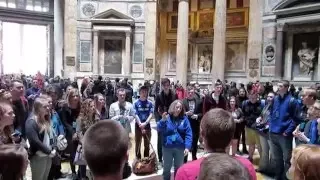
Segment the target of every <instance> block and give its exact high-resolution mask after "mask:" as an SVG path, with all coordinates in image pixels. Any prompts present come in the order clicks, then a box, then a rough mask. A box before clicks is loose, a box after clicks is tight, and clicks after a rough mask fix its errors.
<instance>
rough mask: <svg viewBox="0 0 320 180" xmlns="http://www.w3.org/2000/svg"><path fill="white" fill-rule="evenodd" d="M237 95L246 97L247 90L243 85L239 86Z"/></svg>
mask: <svg viewBox="0 0 320 180" xmlns="http://www.w3.org/2000/svg"><path fill="white" fill-rule="evenodd" d="M239 96H240V97H246V96H247V91H246V89H245V88H244V87H241V88H240V89H239Z"/></svg>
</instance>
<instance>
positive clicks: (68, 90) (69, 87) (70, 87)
mask: <svg viewBox="0 0 320 180" xmlns="http://www.w3.org/2000/svg"><path fill="white" fill-rule="evenodd" d="M72 89H74V88H73V87H72V86H71V85H69V86H68V87H67V88H66V93H67V94H68V93H69V92H70V91H71V90H72Z"/></svg>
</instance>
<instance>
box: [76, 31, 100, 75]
mask: <svg viewBox="0 0 320 180" xmlns="http://www.w3.org/2000/svg"><path fill="white" fill-rule="evenodd" d="M80 53H81V52H80ZM92 59H93V60H92V72H93V74H95V75H97V74H99V31H94V32H93V58H92Z"/></svg>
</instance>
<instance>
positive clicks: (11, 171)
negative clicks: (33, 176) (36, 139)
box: [0, 144, 29, 180]
mask: <svg viewBox="0 0 320 180" xmlns="http://www.w3.org/2000/svg"><path fill="white" fill-rule="evenodd" d="M0 162H1V163H0V179H3V180H6V179H10V180H20V179H21V177H22V176H23V175H24V174H25V172H26V170H27V167H28V164H29V160H28V153H27V151H26V149H25V148H24V147H23V146H21V145H17V144H8V145H7V144H6V145H1V146H0Z"/></svg>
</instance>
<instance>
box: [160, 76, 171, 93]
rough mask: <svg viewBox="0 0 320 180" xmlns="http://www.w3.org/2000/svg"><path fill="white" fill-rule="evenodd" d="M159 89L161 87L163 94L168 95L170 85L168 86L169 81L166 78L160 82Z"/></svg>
mask: <svg viewBox="0 0 320 180" xmlns="http://www.w3.org/2000/svg"><path fill="white" fill-rule="evenodd" d="M161 87H162V90H163V91H164V92H165V93H168V92H169V90H170V87H171V85H170V79H168V78H163V79H162V80H161Z"/></svg>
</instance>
